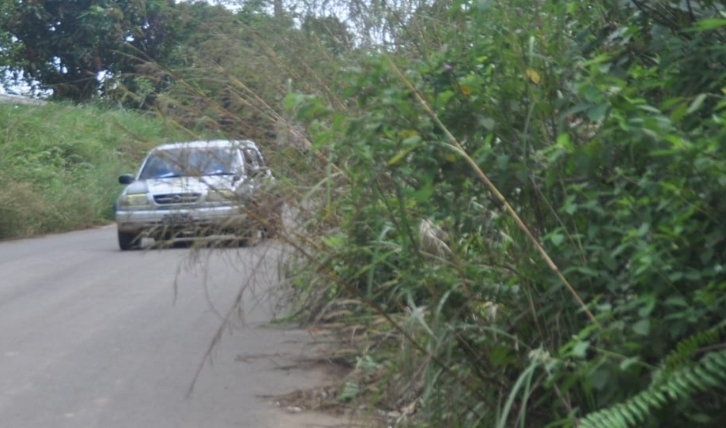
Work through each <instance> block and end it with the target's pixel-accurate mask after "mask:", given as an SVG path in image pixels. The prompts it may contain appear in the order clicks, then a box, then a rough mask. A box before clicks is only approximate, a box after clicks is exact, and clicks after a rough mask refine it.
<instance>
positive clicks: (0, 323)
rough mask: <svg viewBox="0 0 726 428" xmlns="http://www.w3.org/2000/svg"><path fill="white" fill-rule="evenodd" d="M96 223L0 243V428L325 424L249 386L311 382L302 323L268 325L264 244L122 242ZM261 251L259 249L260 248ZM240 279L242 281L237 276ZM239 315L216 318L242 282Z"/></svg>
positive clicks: (271, 254) (269, 273)
mask: <svg viewBox="0 0 726 428" xmlns="http://www.w3.org/2000/svg"><path fill="white" fill-rule="evenodd" d="M115 238H116V236H115V229H113V228H103V229H96V230H90V231H82V232H73V233H68V234H62V235H53V236H48V237H42V238H36V239H28V240H22V241H11V242H4V243H0V427H12V428H26V427H27V428H41V427H42V428H50V427H52V428H64V427H73V428H76V427H81V428H96V427H97V428H116V427H118V428H121V427H123V428H146V427H148V428H166V427H174V428H182V427H194V428H217V427H219V428H226V427H249V428H265V427H279V428H282V427H322V426H325V427H328V426H334V425H333V422H335V421H333V420H332V419H328V418H326V417H323V416H317V415H314V416H311V415H305V414H298V415H294V416H291V415H287V414H285V413H284V412H282V411H280V410H279V409H276V408H275V407H274V406H273V405H272V404H271V403H268V402H266V401H265V400H263V399H261V398H259V396H260V395H269V394H280V393H285V392H289V391H291V390H294V389H296V388H301V387H309V386H313V385H314V384H316V383H318V382H320V380H321V376H322V375H321V373H320V372H319V371H316V370H311V369H310V368H309V367H308V368H305V367H304V366H303V367H296V368H295V367H293V368H290V366H295V365H296V364H295V363H296V361H297V360H298V359H299V358H300V357H302V356H304V354H306V353H307V352H309V351H306V349H310V346H306V343H308V341H309V340H310V339H309V337H308V335H307V334H305V333H304V332H301V331H294V330H292V331H291V330H283V329H279V328H273V327H270V326H267V325H265V323H264V321H266V320H268V319H270V316H271V312H270V308H271V306H272V305H271V304H270V303H269V299H268V300H265V299H264V296H265V294H266V293H264V292H265V291H266V290H267V291H269V290H272V289H273V288H274V287H273V286H272V285H271V284H274V283H275V281H276V279H277V270H276V268H275V266H276V264H275V254H276V252H275V249H274V248H273V246H274V245H273V244H271V243H265V244H262V245H260V246H257V247H254V248H244V249H240V250H227V251H224V252H222V251H211V250H205V251H202V252H201V253H199V258H198V259H203V260H204V262H205V263H203V265H206V268H203V267H201V266H202V265H200V264H199V263H191V262H190V261H189V260H190V259H189V256H190V254H191V253H190V251H189V250H184V249H168V250H148V251H135V252H123V253H122V252H120V251H118V250H117V247H116V242H115ZM265 254H267V255H268V257H265V258H263V257H262V256H263V255H265ZM245 287H246V288H245ZM241 289H244V290H245V291H244V294H243V302H244V303H243V305H242V307H243V313H242V315H244V325H245V326H242V324H243V323H242V322H241V321H240V317H238V316H235V317H234V320H235V324H236V325H237V327H239V328H235V329H231V330H225V331H226V332H225V334H224V335H223V336H222V338H221V341H220V342H219V343H218V344H217V346H216V347H215V348H214V350H213V352H212V357H213V363H212V364H209V363H208V362H207V363H204V364H203V366H201V367H202V369H201V372H200V373H199V377H198V379H197V382H196V384H195V387H194V389H193V391H192V393H191V395H188V394H187V393H188V391H189V388H190V386H191V384H192V381H193V379H194V376H195V373H196V371H197V369H198V368H199V367H200V364H202V362H203V361H204V358H205V354H206V352H207V349H208V348H209V345H210V343H211V340H212V338H213V337H214V335H215V333H216V332H217V330H218V328H219V327H220V325H221V323H222V320H221V317H220V314H223V313H226V312H227V311H228V310H229V308H230V305H231V303H232V301H233V299H234V296H236V295H237V293H238V292H239V290H241Z"/></svg>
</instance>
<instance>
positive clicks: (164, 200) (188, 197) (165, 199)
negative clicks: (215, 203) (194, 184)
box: [154, 193, 201, 205]
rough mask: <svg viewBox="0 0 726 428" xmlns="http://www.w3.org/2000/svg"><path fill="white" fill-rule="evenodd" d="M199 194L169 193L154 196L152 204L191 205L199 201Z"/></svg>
mask: <svg viewBox="0 0 726 428" xmlns="http://www.w3.org/2000/svg"><path fill="white" fill-rule="evenodd" d="M200 196H201V195H200V194H199V193H170V194H167V195H154V202H156V203H157V204H159V205H175V204H193V203H195V202H197V201H198V200H199V197H200Z"/></svg>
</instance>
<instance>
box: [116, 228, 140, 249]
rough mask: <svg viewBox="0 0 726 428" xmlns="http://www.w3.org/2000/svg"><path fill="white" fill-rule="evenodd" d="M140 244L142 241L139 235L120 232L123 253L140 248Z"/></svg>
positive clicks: (120, 246) (120, 244)
mask: <svg viewBox="0 0 726 428" xmlns="http://www.w3.org/2000/svg"><path fill="white" fill-rule="evenodd" d="M140 243H141V239H139V235H138V234H136V233H129V232H121V231H120V230H119V231H118V246H119V248H121V251H128V250H132V249H134V248H138V247H139V244H140Z"/></svg>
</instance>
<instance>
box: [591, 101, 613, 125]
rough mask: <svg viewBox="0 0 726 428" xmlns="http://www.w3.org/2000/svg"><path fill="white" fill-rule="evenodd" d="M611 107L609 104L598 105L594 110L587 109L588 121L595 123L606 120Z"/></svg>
mask: <svg viewBox="0 0 726 428" xmlns="http://www.w3.org/2000/svg"><path fill="white" fill-rule="evenodd" d="M609 107H610V106H609V105H607V104H598V105H596V106H594V107H592V108H589V109H587V117H588V119H590V120H592V121H593V122H599V121H601V120H602V119H603V118H605V115H606V114H607V112H608V108H609Z"/></svg>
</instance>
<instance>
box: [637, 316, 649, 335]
mask: <svg viewBox="0 0 726 428" xmlns="http://www.w3.org/2000/svg"><path fill="white" fill-rule="evenodd" d="M633 331H634V332H635V333H636V334H639V335H641V336H647V335H648V333H649V332H650V320H649V319H644V320H640V321H638V322H636V323H635V324H633Z"/></svg>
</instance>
